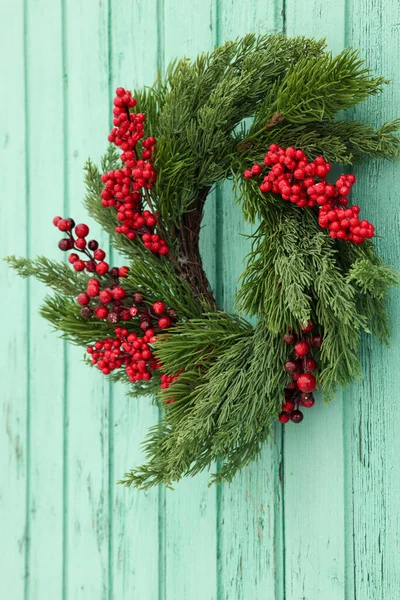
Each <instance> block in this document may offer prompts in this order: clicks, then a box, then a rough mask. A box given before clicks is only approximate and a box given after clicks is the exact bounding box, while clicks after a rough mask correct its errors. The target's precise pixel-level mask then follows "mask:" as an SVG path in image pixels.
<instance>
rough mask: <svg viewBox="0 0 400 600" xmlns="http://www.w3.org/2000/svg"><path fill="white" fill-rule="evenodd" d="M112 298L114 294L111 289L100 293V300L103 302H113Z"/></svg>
mask: <svg viewBox="0 0 400 600" xmlns="http://www.w3.org/2000/svg"><path fill="white" fill-rule="evenodd" d="M112 299H113V295H112V293H111V292H110V290H103V291H102V292H100V294H99V300H100V302H101V303H102V304H109V302H111V300H112Z"/></svg>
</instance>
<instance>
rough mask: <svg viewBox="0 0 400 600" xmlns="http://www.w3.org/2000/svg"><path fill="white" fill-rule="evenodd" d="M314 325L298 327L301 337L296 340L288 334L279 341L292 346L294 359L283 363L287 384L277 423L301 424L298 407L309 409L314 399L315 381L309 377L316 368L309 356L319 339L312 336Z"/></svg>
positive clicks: (319, 343)
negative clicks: (286, 374) (288, 378)
mask: <svg viewBox="0 0 400 600" xmlns="http://www.w3.org/2000/svg"><path fill="white" fill-rule="evenodd" d="M313 330H314V324H313V323H311V322H310V323H307V324H306V325H305V326H303V327H302V335H301V337H298V336H297V335H296V334H295V333H294V332H293V331H289V333H287V334H286V335H285V336H284V337H283V340H284V342H286V344H288V345H290V346H293V349H294V356H293V358H290V359H289V360H287V361H286V362H285V371H286V373H288V374H289V375H290V378H291V381H290V383H289V384H288V385H287V386H286V388H285V390H284V402H283V404H282V411H281V412H280V413H279V416H278V419H279V421H280V422H281V423H287V422H288V421H292V422H293V423H301V421H302V420H303V413H302V412H301V410H300V408H299V407H304V408H311V407H312V406H314V403H315V399H314V396H313V393H312V392H314V390H315V388H316V379H315V377H314V375H313V372H315V371H316V370H317V368H318V364H317V361H316V360H315V359H314V358H313V357H312V356H310V354H311V351H312V348H320V347H321V345H322V337H321V336H320V335H319V334H316V333H314V334H313Z"/></svg>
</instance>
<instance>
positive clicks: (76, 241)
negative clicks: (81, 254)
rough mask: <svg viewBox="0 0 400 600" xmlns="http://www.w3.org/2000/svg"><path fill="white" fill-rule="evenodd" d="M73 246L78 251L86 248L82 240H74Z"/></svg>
mask: <svg viewBox="0 0 400 600" xmlns="http://www.w3.org/2000/svg"><path fill="white" fill-rule="evenodd" d="M75 246H76V247H77V248H79V250H83V249H84V248H86V240H85V239H84V238H78V239H77V240H75Z"/></svg>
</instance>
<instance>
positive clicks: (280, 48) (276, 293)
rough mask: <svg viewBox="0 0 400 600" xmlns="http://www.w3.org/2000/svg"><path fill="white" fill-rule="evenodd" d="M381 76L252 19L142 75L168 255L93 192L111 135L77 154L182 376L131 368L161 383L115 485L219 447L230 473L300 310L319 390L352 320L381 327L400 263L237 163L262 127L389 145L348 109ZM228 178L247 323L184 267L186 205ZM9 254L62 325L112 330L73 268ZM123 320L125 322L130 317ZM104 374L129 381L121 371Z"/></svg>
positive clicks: (189, 471) (353, 57)
mask: <svg viewBox="0 0 400 600" xmlns="http://www.w3.org/2000/svg"><path fill="white" fill-rule="evenodd" d="M385 83H386V81H385V80H384V79H383V78H381V77H375V76H374V75H373V74H372V73H371V72H370V71H369V69H368V68H367V67H366V66H365V64H364V62H363V61H362V60H361V59H360V58H359V56H358V53H357V51H355V50H352V49H347V50H344V51H343V52H341V53H340V54H339V55H338V56H336V57H333V56H332V55H331V53H329V52H327V51H326V49H325V44H324V42H323V41H318V40H313V39H306V38H303V37H298V38H293V39H290V38H286V37H285V36H283V35H264V36H256V35H253V34H251V35H247V36H245V37H243V38H241V39H237V40H234V41H230V42H226V43H225V44H223V45H222V46H220V47H219V48H216V49H215V50H214V51H213V52H210V53H205V54H201V55H200V56H198V57H197V59H195V60H193V61H191V60H189V59H186V58H184V59H182V60H179V61H175V62H173V63H172V64H171V65H170V66H169V67H168V68H167V70H166V73H165V75H164V76H163V75H162V74H161V73H160V74H159V75H158V78H157V80H156V82H155V84H154V86H153V87H151V88H143V89H139V90H136V91H135V92H134V96H135V97H136V99H137V101H138V105H137V110H140V111H143V112H145V113H146V116H147V121H146V123H147V131H148V132H149V134H151V135H153V136H155V137H156V138H157V155H156V162H155V168H156V171H157V173H158V178H157V183H156V186H155V188H154V189H153V190H152V191H151V202H152V203H153V204H154V206H155V207H156V209H157V210H158V211H159V214H160V222H161V224H162V233H163V235H164V236H165V238H166V240H167V242H168V245H169V247H170V248H171V252H170V255H169V256H168V257H163V258H160V257H157V258H156V257H154V256H153V255H152V254H151V253H150V252H148V251H147V250H146V249H145V248H144V247H143V245H142V244H141V243H140V242H139V241H137V240H134V241H133V242H131V241H129V240H128V239H127V238H125V237H124V236H121V235H116V234H115V226H116V224H117V221H116V217H115V213H113V211H111V210H109V209H108V208H104V207H103V206H102V205H101V202H100V198H99V196H100V192H101V190H102V183H101V181H100V174H101V173H102V172H105V171H108V170H110V169H112V168H116V167H118V165H119V158H118V154H117V152H116V151H115V150H114V149H110V150H109V151H108V152H107V153H106V154H105V156H104V159H103V161H102V164H101V168H100V169H99V168H98V167H96V166H95V165H94V164H93V163H92V162H91V161H88V162H87V164H86V167H85V179H86V185H87V195H86V198H85V206H86V208H87V210H88V212H89V214H90V215H91V216H92V217H94V218H95V219H96V220H97V221H98V222H99V223H100V224H101V226H102V227H103V228H104V230H105V231H106V232H107V233H108V234H109V235H110V239H111V242H112V244H113V245H114V247H115V248H116V249H117V250H118V252H119V253H121V254H123V255H124V256H125V257H126V258H127V259H129V267H130V275H129V278H128V279H127V281H126V288H127V290H128V292H132V293H133V292H135V291H141V292H143V293H144V294H146V296H147V297H148V298H149V299H150V300H157V299H159V298H160V297H161V298H162V299H163V300H165V301H166V302H167V303H168V304H169V305H170V306H172V307H174V308H175V309H176V311H177V314H178V315H179V323H178V325H177V326H176V327H174V328H173V329H171V330H170V331H169V332H168V333H166V334H164V335H162V336H160V337H159V340H158V342H157V354H158V358H159V360H160V361H161V362H162V363H163V365H164V366H163V370H164V371H165V372H166V373H168V374H169V375H175V374H176V373H178V372H179V373H180V375H179V377H178V379H176V380H175V381H174V383H173V384H172V385H171V386H170V388H168V389H167V390H160V389H159V385H158V383H159V382H158V380H157V378H154V379H153V380H152V381H150V382H146V383H141V384H135V386H132V384H130V386H131V388H132V387H134V390H133V391H132V395H142V394H143V393H150V394H151V393H153V392H155V391H157V401H158V402H159V403H160V405H162V406H163V417H162V419H161V421H160V422H159V423H158V424H157V425H155V426H154V427H153V428H152V429H151V430H150V431H149V434H148V437H147V439H146V441H145V451H146V454H147V459H148V460H147V462H146V463H145V464H144V465H143V466H141V467H139V468H136V469H134V470H132V471H129V472H128V473H126V474H125V477H124V479H123V483H125V484H126V485H128V486H129V485H134V486H136V487H139V488H148V487H150V486H152V485H155V484H159V483H165V484H167V485H172V484H173V483H174V482H176V481H178V480H179V479H180V478H181V477H182V476H185V475H195V474H196V473H198V472H199V471H202V470H203V469H207V468H209V467H210V465H211V464H212V463H214V462H218V463H219V465H220V468H219V470H218V472H217V473H215V474H214V475H213V476H212V481H213V482H219V481H221V480H223V479H225V480H231V479H232V477H233V476H234V475H235V473H236V472H237V471H238V469H240V468H241V467H243V466H244V465H246V464H248V463H249V462H250V461H251V460H253V459H255V458H256V457H257V456H258V455H259V452H260V449H261V447H262V444H263V443H264V442H265V440H266V439H267V437H268V435H269V434H270V432H271V426H272V425H271V424H273V423H274V419H275V418H276V415H277V412H278V410H279V405H280V403H281V394H282V390H283V388H284V386H285V383H286V381H287V376H286V374H285V372H284V370H283V363H284V361H285V359H286V354H287V349H286V347H285V345H284V343H283V342H282V335H283V334H284V333H285V332H286V331H287V328H288V327H290V326H293V327H294V328H295V329H297V330H300V327H301V324H302V323H304V322H305V321H308V320H309V319H313V320H315V322H317V323H318V324H319V326H320V327H321V332H323V335H324V343H323V345H322V348H321V351H320V356H319V357H318V359H319V362H320V365H321V371H320V375H319V382H318V383H319V389H321V391H322V392H323V394H324V395H325V397H326V398H330V397H331V396H332V394H333V393H334V390H335V388H336V386H337V385H345V384H348V383H349V382H351V380H352V379H353V378H354V377H357V376H358V375H359V374H360V365H359V359H358V346H359V340H360V334H361V332H363V331H365V332H372V333H374V334H376V335H377V336H378V337H379V338H380V339H381V340H383V341H387V339H388V335H389V331H388V320H387V313H386V302H387V289H388V287H389V286H391V285H395V284H396V281H397V276H396V274H395V273H393V271H392V270H391V269H390V268H389V267H388V266H386V265H384V264H383V262H382V261H381V260H380V259H379V258H378V257H377V256H376V254H375V252H374V247H373V244H372V243H370V242H365V243H364V244H363V245H362V246H356V245H354V244H350V243H346V242H341V241H340V240H332V239H331V238H330V237H329V235H328V234H327V232H326V231H323V230H321V229H320V227H319V225H318V222H317V218H316V214H315V212H314V211H312V210H310V209H306V210H304V209H298V208H296V207H293V206H292V205H290V204H289V203H284V202H282V201H281V200H280V199H278V198H276V197H274V196H273V195H263V194H261V193H260V191H259V189H258V188H257V185H255V183H254V182H253V181H244V180H243V178H242V172H243V170H244V169H245V168H247V167H248V166H249V165H251V164H252V163H254V162H262V160H263V157H264V155H265V152H266V148H267V146H268V145H269V144H271V143H277V144H280V145H283V146H289V145H291V146H295V147H297V148H302V149H303V150H304V151H305V153H306V155H307V156H308V157H309V158H315V157H316V156H317V155H319V154H322V155H323V156H324V157H325V158H326V159H327V160H328V161H330V162H333V163H337V164H341V165H345V166H348V165H352V164H354V163H355V162H358V161H360V160H362V159H363V158H365V157H379V158H385V159H393V158H395V157H397V156H398V155H399V151H400V140H399V137H398V135H397V131H398V129H399V126H400V122H399V121H398V120H396V121H393V122H389V123H384V124H382V125H381V127H379V128H378V129H374V128H373V127H371V126H370V125H369V124H367V123H362V122H358V121H350V120H347V119H346V116H345V114H344V111H346V110H348V109H351V108H352V107H354V106H355V105H356V104H357V103H359V102H362V101H364V100H366V99H367V98H368V97H369V96H371V95H374V94H377V93H380V92H381V91H382V88H383V86H384V85H385ZM249 117H251V120H250V119H249ZM226 178H232V179H233V180H234V183H235V192H236V199H237V201H238V202H240V204H241V206H242V209H243V215H244V218H245V219H247V220H249V221H250V222H257V223H258V228H257V230H256V231H255V233H254V234H253V236H252V251H251V253H250V254H249V256H248V257H247V266H246V269H245V271H244V273H243V276H242V282H241V283H242V285H241V289H240V290H239V293H238V296H237V299H236V304H237V308H238V311H239V312H240V313H242V314H247V315H254V316H256V317H257V320H258V322H257V325H255V326H252V325H250V324H249V323H247V322H246V321H244V320H243V319H241V318H240V317H237V316H234V315H229V314H226V313H225V312H223V311H220V310H219V309H218V308H217V307H216V306H215V305H214V304H213V302H212V301H210V296H209V295H207V294H204V289H208V288H207V282H205V288H204V287H203V288H202V289H198V288H196V286H195V285H191V284H190V282H188V281H187V279H186V278H185V277H184V276H183V266H184V262H185V258H187V257H185V255H184V254H183V255H182V247H181V245H180V244H179V239H180V236H182V235H183V233H184V232H183V229H184V226H183V224H184V223H185V222H186V221H185V219H187V217H188V215H191V214H193V211H195V210H198V215H199V217H198V218H199V220H200V219H201V213H202V204H201V203H202V202H203V201H204V198H205V196H206V194H207V192H208V191H209V190H211V189H213V188H214V187H215V186H216V185H219V184H220V183H221V182H223V181H224V180H225V179H226ZM197 225H198V226H200V223H197ZM8 261H9V263H10V265H11V266H12V267H13V268H15V269H16V271H17V272H18V273H19V274H20V275H21V276H23V277H28V276H31V275H33V276H35V277H37V278H38V279H40V280H41V281H43V282H44V283H45V284H46V285H48V286H49V287H51V288H53V289H54V290H55V292H56V294H55V295H54V296H52V297H48V298H47V299H46V300H45V302H44V305H43V307H42V308H41V314H42V315H43V317H44V318H46V319H47V320H48V321H50V323H51V324H52V325H53V326H54V328H55V329H56V330H58V331H60V332H61V334H62V335H63V336H64V337H65V338H66V339H68V340H69V341H71V342H73V343H76V344H79V345H87V344H89V343H93V342H94V341H96V339H99V338H100V339H101V338H105V337H108V336H112V335H113V327H112V326H111V325H110V324H109V323H106V322H102V321H98V320H96V319H92V320H90V321H85V320H84V319H82V317H81V316H80V311H79V306H78V305H77V303H76V302H75V301H74V298H73V297H74V296H75V295H77V294H78V293H79V292H80V291H82V288H83V284H84V279H85V276H84V275H78V274H76V273H74V272H73V271H71V270H70V269H69V268H68V267H67V266H66V265H65V264H61V263H55V262H54V261H50V260H48V259H46V258H43V257H39V258H37V259H33V260H28V259H25V258H15V257H10V258H9V259H8ZM199 261H200V257H199ZM126 327H127V328H128V329H130V330H132V331H135V324H134V323H133V322H129V323H127V324H126ZM136 327H137V326H136ZM110 377H111V379H112V380H113V381H124V382H126V383H129V381H128V379H127V377H126V375H125V374H124V373H123V372H121V373H117V374H113V375H111V376H110ZM168 400H174V402H171V403H166V402H167V401H168Z"/></svg>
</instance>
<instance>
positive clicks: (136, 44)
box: [110, 0, 164, 600]
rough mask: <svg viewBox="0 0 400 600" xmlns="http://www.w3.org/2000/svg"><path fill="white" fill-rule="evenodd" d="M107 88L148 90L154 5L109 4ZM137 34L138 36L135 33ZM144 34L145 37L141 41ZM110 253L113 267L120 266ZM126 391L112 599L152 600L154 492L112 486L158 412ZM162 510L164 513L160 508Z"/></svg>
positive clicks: (117, 462)
mask: <svg viewBox="0 0 400 600" xmlns="http://www.w3.org/2000/svg"><path fill="white" fill-rule="evenodd" d="M111 23H112V28H111V32H112V33H111V61H112V62H111V69H110V70H111V84H112V85H111V88H112V90H115V88H116V87H118V86H123V87H126V88H128V89H132V88H135V87H141V86H144V85H151V84H152V83H153V81H154V79H155V77H156V73H157V60H158V47H157V45H158V44H157V38H158V27H157V5H156V3H155V2H154V3H152V4H147V5H146V4H144V3H142V2H131V3H128V4H126V5H124V7H123V9H121V4H120V2H118V1H117V0H112V2H111ZM140 32H142V35H140V34H139V33H140ZM144 33H145V37H144ZM122 260H123V259H122V258H121V259H119V257H118V256H117V255H116V254H115V253H114V261H113V262H114V263H115V264H124V263H123V262H121V261H122ZM126 392H127V388H126V386H120V385H118V386H117V385H115V386H114V385H113V386H112V396H113V411H114V416H113V424H112V425H113V426H112V429H111V431H110V435H112V436H113V444H112V445H113V460H112V471H111V473H110V478H111V479H110V493H111V501H112V507H113V511H114V524H113V529H112V539H111V544H112V545H111V557H110V558H111V560H110V564H111V568H112V573H113V593H114V597H115V598H121V600H122V599H123V598H128V597H129V598H130V597H133V598H156V597H157V594H158V578H157V576H154V577H149V571H148V568H149V565H150V564H151V565H152V570H153V572H154V573H157V567H158V551H159V539H158V510H159V502H158V498H159V491H158V490H157V489H151V490H149V491H148V492H147V491H146V492H143V491H136V490H134V489H133V488H131V489H126V488H122V487H121V486H118V487H116V486H115V481H116V480H117V479H119V478H120V477H121V476H122V475H123V473H125V472H126V471H127V470H128V469H129V468H131V467H133V466H137V465H139V464H141V463H142V462H143V461H144V460H145V459H144V456H143V452H142V450H141V445H140V444H141V442H142V441H143V440H144V438H145V436H146V434H147V429H148V428H149V427H150V426H151V425H153V424H154V423H156V422H157V419H158V409H157V407H156V406H155V405H154V404H153V403H152V401H151V399H149V398H139V399H132V398H128V397H127V396H126ZM160 510H161V511H163V510H164V508H163V507H160Z"/></svg>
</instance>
